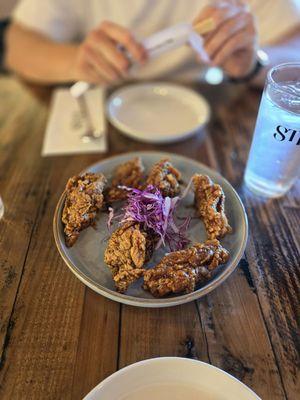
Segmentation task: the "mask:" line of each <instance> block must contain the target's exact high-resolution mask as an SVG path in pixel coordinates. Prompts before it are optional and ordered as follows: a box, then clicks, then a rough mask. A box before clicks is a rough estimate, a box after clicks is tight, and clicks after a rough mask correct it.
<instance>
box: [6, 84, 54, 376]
mask: <svg viewBox="0 0 300 400" xmlns="http://www.w3.org/2000/svg"><path fill="white" fill-rule="evenodd" d="M0 84H1V94H2V93H3V95H4V96H2V95H1V96H0V192H1V196H2V198H3V201H4V205H5V214H4V217H3V219H2V220H1V221H0V298H1V302H0V368H1V366H2V364H3V362H4V355H3V349H4V344H5V340H6V336H7V334H9V332H8V325H9V319H10V316H11V312H12V307H13V304H14V301H15V296H16V292H17V289H18V285H19V282H20V278H21V274H22V269H23V265H24V261H25V258H26V253H27V248H28V245H29V242H30V238H31V235H32V229H33V226H34V222H35V219H36V215H37V210H38V208H37V206H36V204H37V203H39V202H40V201H41V196H42V192H43V187H44V179H45V176H46V171H42V170H41V165H40V163H39V149H40V145H41V135H40V132H41V130H43V127H44V124H45V118H46V109H45V108H44V107H43V105H42V104H40V103H39V102H38V101H37V100H35V99H33V98H32V97H31V96H30V94H29V93H28V92H26V90H24V88H22V87H21V86H20V85H19V84H17V83H16V82H15V81H12V80H9V79H5V80H1V82H0ZM35 154H36V155H37V156H34V157H32V155H35ZM24 155H27V157H24Z"/></svg>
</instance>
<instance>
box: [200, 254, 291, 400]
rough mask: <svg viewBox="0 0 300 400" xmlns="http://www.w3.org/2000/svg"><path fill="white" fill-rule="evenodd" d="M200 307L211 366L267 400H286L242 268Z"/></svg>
mask: <svg viewBox="0 0 300 400" xmlns="http://www.w3.org/2000/svg"><path fill="white" fill-rule="evenodd" d="M245 262H246V261H245V260H243V263H245ZM246 263H247V262H246ZM244 267H245V266H244ZM198 304H199V309H200V315H201V318H202V321H203V326H204V331H205V335H206V339H207V343H208V353H209V357H210V360H211V363H212V364H213V365H215V366H217V367H219V368H221V369H223V370H224V371H227V372H228V373H230V374H231V375H233V376H235V377H236V378H237V379H239V380H241V381H242V382H244V383H245V384H246V385H247V386H249V387H250V388H252V389H253V390H254V391H255V392H256V393H257V394H258V395H259V396H260V397H261V398H262V399H264V400H282V399H285V394H284V391H283V389H282V385H281V380H280V375H279V373H278V369H277V365H276V362H275V359H274V354H273V351H272V347H271V344H270V341H269V337H268V333H267V331H266V329H265V325H264V321H263V318H262V315H261V312H260V307H259V303H258V300H257V296H256V293H255V291H253V290H251V288H250V286H249V282H248V281H247V279H246V277H245V275H244V271H243V270H242V268H241V267H240V268H239V269H238V270H237V271H236V272H235V273H234V274H233V275H232V276H231V277H230V278H229V279H228V281H227V282H225V283H224V284H223V285H222V287H220V288H218V289H216V290H215V291H214V292H212V293H211V294H209V295H208V296H206V298H205V299H204V300H203V301H199V302H198Z"/></svg>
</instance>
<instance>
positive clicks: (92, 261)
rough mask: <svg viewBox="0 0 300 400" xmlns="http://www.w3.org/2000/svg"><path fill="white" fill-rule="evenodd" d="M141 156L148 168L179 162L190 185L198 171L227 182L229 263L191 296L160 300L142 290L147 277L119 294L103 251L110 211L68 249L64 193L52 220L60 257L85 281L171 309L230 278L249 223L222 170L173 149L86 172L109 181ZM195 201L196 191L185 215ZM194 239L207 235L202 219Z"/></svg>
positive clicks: (123, 298)
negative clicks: (119, 168) (166, 161)
mask: <svg viewBox="0 0 300 400" xmlns="http://www.w3.org/2000/svg"><path fill="white" fill-rule="evenodd" d="M136 156H140V157H141V158H142V160H143V163H144V165H145V167H146V169H149V168H150V167H151V165H152V164H154V163H155V162H157V161H159V160H160V159H162V158H166V157H168V158H169V159H170V160H171V162H172V163H173V164H174V166H175V167H177V168H178V169H179V170H180V171H181V173H182V176H183V181H184V183H185V184H186V183H188V181H189V179H190V177H191V176H192V175H193V174H195V173H201V174H206V175H209V176H210V177H211V179H212V180H213V181H214V182H216V183H219V184H220V185H221V186H222V188H223V190H224V192H225V195H226V203H225V205H226V213H227V216H228V219H229V222H230V224H231V226H232V228H233V231H232V233H231V234H228V235H226V237H225V238H223V239H222V240H221V243H222V245H223V246H224V247H225V248H226V249H227V250H229V252H230V259H229V261H228V262H227V263H226V264H225V265H224V266H220V267H218V269H217V270H216V271H215V272H214V275H213V277H212V278H211V279H210V280H209V281H207V282H206V283H204V284H202V285H200V286H199V287H197V290H195V291H194V292H192V293H189V294H178V295H173V296H169V297H166V298H163V299H157V298H154V297H153V296H152V295H151V294H150V293H148V292H146V291H144V290H143V289H142V279H140V280H138V281H137V282H135V283H134V284H133V285H132V286H131V287H130V288H129V290H128V291H127V293H126V294H120V293H118V292H116V290H115V288H114V282H113V279H112V277H111V273H110V270H109V269H108V267H107V266H106V265H105V263H104V261H103V257H104V250H105V247H106V245H107V240H108V238H109V236H110V233H109V232H108V229H107V226H106V222H107V214H106V213H100V216H99V219H98V222H97V224H96V227H95V228H92V227H89V228H87V229H85V230H84V231H82V232H81V234H80V237H79V239H78V240H77V242H76V243H75V245H74V246H73V247H71V248H68V247H66V245H65V240H64V233H63V225H62V222H61V214H62V209H63V205H64V200H65V192H64V193H63V194H62V195H61V197H60V199H59V201H58V204H57V207H56V210H55V214H54V220H53V231H54V238H55V242H56V245H57V248H58V250H59V252H60V255H61V256H62V258H63V259H64V261H65V263H66V264H67V265H68V267H69V268H70V269H71V271H72V272H73V273H74V274H75V275H76V276H77V278H79V279H80V280H81V281H82V282H83V283H84V284H86V285H87V286H89V287H90V288H91V289H93V290H95V291H96V292H97V293H100V294H102V295H103V296H106V297H108V298H110V299H112V300H116V301H119V302H121V303H125V304H130V305H133V306H138V307H169V306H175V305H178V304H183V303H187V302H189V301H192V300H195V299H198V298H199V297H202V296H204V295H206V294H207V293H209V292H211V291H212V290H213V289H215V288H216V287H217V286H219V285H220V284H221V283H222V282H223V281H224V280H225V279H226V278H228V276H229V275H230V274H231V273H232V272H233V271H234V269H235V268H236V266H237V264H238V262H239V260H240V259H241V257H242V255H243V253H244V250H245V247H246V242H247V235H248V223H247V216H246V213H245V209H244V207H243V204H242V202H241V199H240V198H239V196H238V194H237V193H236V191H235V190H234V189H233V187H232V186H231V185H230V183H229V182H228V181H227V180H226V179H224V178H223V177H222V176H221V175H220V174H218V173H217V172H215V171H213V170H212V169H210V168H208V167H206V166H205V165H203V164H201V163H198V162H197V161H194V160H191V159H189V158H186V157H182V156H179V155H176V154H171V153H162V152H134V153H126V154H122V155H118V156H115V157H111V158H108V159H106V160H103V161H100V162H98V163H96V164H94V165H92V166H90V167H88V168H87V169H86V170H85V171H82V172H86V171H90V172H95V173H99V172H101V173H103V174H104V175H105V176H106V177H107V178H108V179H110V178H111V176H112V172H113V170H114V169H115V167H116V166H117V165H119V164H121V163H123V162H125V161H127V160H129V159H131V158H133V157H136ZM192 204H193V194H192V192H191V193H189V194H188V195H187V196H186V197H185V198H184V200H183V201H182V205H181V206H180V214H181V215H182V216H184V215H187V214H191V213H193V212H194V211H193V208H192ZM113 229H114V228H113ZM189 238H190V239H191V240H192V242H202V241H204V240H205V239H206V234H205V230H204V226H203V223H202V222H201V221H200V220H199V219H198V218H193V219H192V222H191V225H190V228H189ZM164 252H165V251H164V250H163V249H159V250H158V251H156V252H155V254H154V256H153V257H152V259H151V261H149V263H148V264H147V265H146V268H148V267H151V266H154V265H156V263H158V261H159V260H160V259H161V258H162V257H163V255H164Z"/></svg>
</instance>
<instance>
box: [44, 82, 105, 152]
mask: <svg viewBox="0 0 300 400" xmlns="http://www.w3.org/2000/svg"><path fill="white" fill-rule="evenodd" d="M86 96H87V103H88V107H89V110H90V115H91V117H92V120H93V125H94V127H95V128H96V129H97V130H99V131H100V132H103V136H102V137H101V138H99V139H97V140H93V141H91V142H88V143H84V142H83V141H82V140H81V136H82V135H83V133H84V130H85V124H84V120H83V119H82V118H81V114H80V111H79V107H78V104H77V102H76V99H74V98H73V97H72V96H71V94H70V90H69V89H57V90H55V92H54V93H53V97H52V101H51V108H50V115H49V119H48V124H47V128H46V133H45V137H44V143H43V148H42V156H49V155H59V154H76V153H103V152H105V151H106V150H107V140H106V120H105V90H104V89H102V88H93V89H89V90H88V91H87V93H86Z"/></svg>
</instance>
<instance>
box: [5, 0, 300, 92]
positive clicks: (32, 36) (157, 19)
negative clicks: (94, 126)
mask: <svg viewBox="0 0 300 400" xmlns="http://www.w3.org/2000/svg"><path fill="white" fill-rule="evenodd" d="M296 1H297V0H294V1H293V0H276V1H274V0H264V1H261V0H248V2H247V1H246V0H245V1H244V2H243V1H239V0H235V1H234V0H231V1H230V0H223V1H216V2H208V1H207V0H126V1H117V0H76V1H71V0H43V1H41V0H21V1H20V3H19V4H18V6H17V8H16V9H15V11H14V13H13V22H12V24H11V26H10V27H9V29H8V31H7V34H6V57H5V63H6V66H7V67H8V68H9V69H10V70H12V71H15V72H16V73H17V74H19V75H20V76H22V77H23V78H25V79H27V80H31V81H35V82H39V83H45V84H49V83H50V84H51V83H65V82H72V81H77V80H84V81H88V82H91V83H96V84H106V85H107V84H112V83H114V82H115V81H119V80H121V79H125V78H126V77H127V75H128V70H129V67H130V62H129V60H128V59H127V58H126V56H125V55H124V53H123V52H122V51H120V46H119V45H122V46H123V47H124V48H125V49H126V50H127V51H128V52H129V53H130V55H131V56H132V58H133V60H134V61H136V62H137V63H139V64H140V65H141V68H139V69H138V71H137V72H136V73H135V76H134V78H137V79H151V78H157V77H159V78H163V77H165V78H166V77H167V78H168V79H178V78H179V79H181V80H191V81H192V80H197V78H198V79H199V75H200V74H199V72H200V67H199V63H197V62H195V60H196V59H197V58H198V61H200V63H202V64H208V65H213V66H219V67H221V68H222V69H223V71H224V73H225V74H226V75H228V76H229V77H231V78H236V79H240V80H243V79H244V78H245V79H244V80H245V81H246V80H249V79H250V77H251V78H254V75H256V80H257V81H260V82H263V79H264V77H265V73H264V74H263V73H262V72H260V74H259V75H260V78H259V77H258V75H257V74H255V73H254V72H257V71H258V70H259V69H260V68H259V62H258V61H257V49H258V44H259V45H260V46H264V47H265V49H266V52H267V53H268V55H269V59H270V66H271V65H272V64H278V63H281V62H287V61H295V60H296V59H298V60H299V51H296V48H298V49H299V46H300V24H299V21H300V19H299V17H300V10H299V8H298V7H297V4H298V3H296ZM246 3H247V4H246ZM298 6H299V4H298ZM207 18H213V20H214V21H215V25H216V26H215V29H214V30H213V31H212V32H210V33H208V34H207V35H205V37H204V48H205V50H206V52H207V55H208V59H206V60H204V59H202V60H201V59H199V56H198V57H195V52H193V50H192V49H191V48H190V47H189V46H183V47H181V48H179V49H176V50H173V51H172V52H169V53H166V54H164V55H162V56H160V57H159V58H157V59H155V60H149V59H148V57H147V53H146V51H145V49H144V48H143V46H142V45H141V42H140V39H141V38H143V37H147V36H149V35H151V34H153V33H154V32H157V31H159V30H161V29H164V28H166V27H169V26H171V25H174V24H176V23H178V22H182V21H193V22H194V23H196V22H199V21H202V20H205V19H207ZM256 20H257V23H256ZM137 38H139V39H137ZM297 46H298V47H297ZM264 72H265V71H264ZM247 78H249V79H247Z"/></svg>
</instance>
